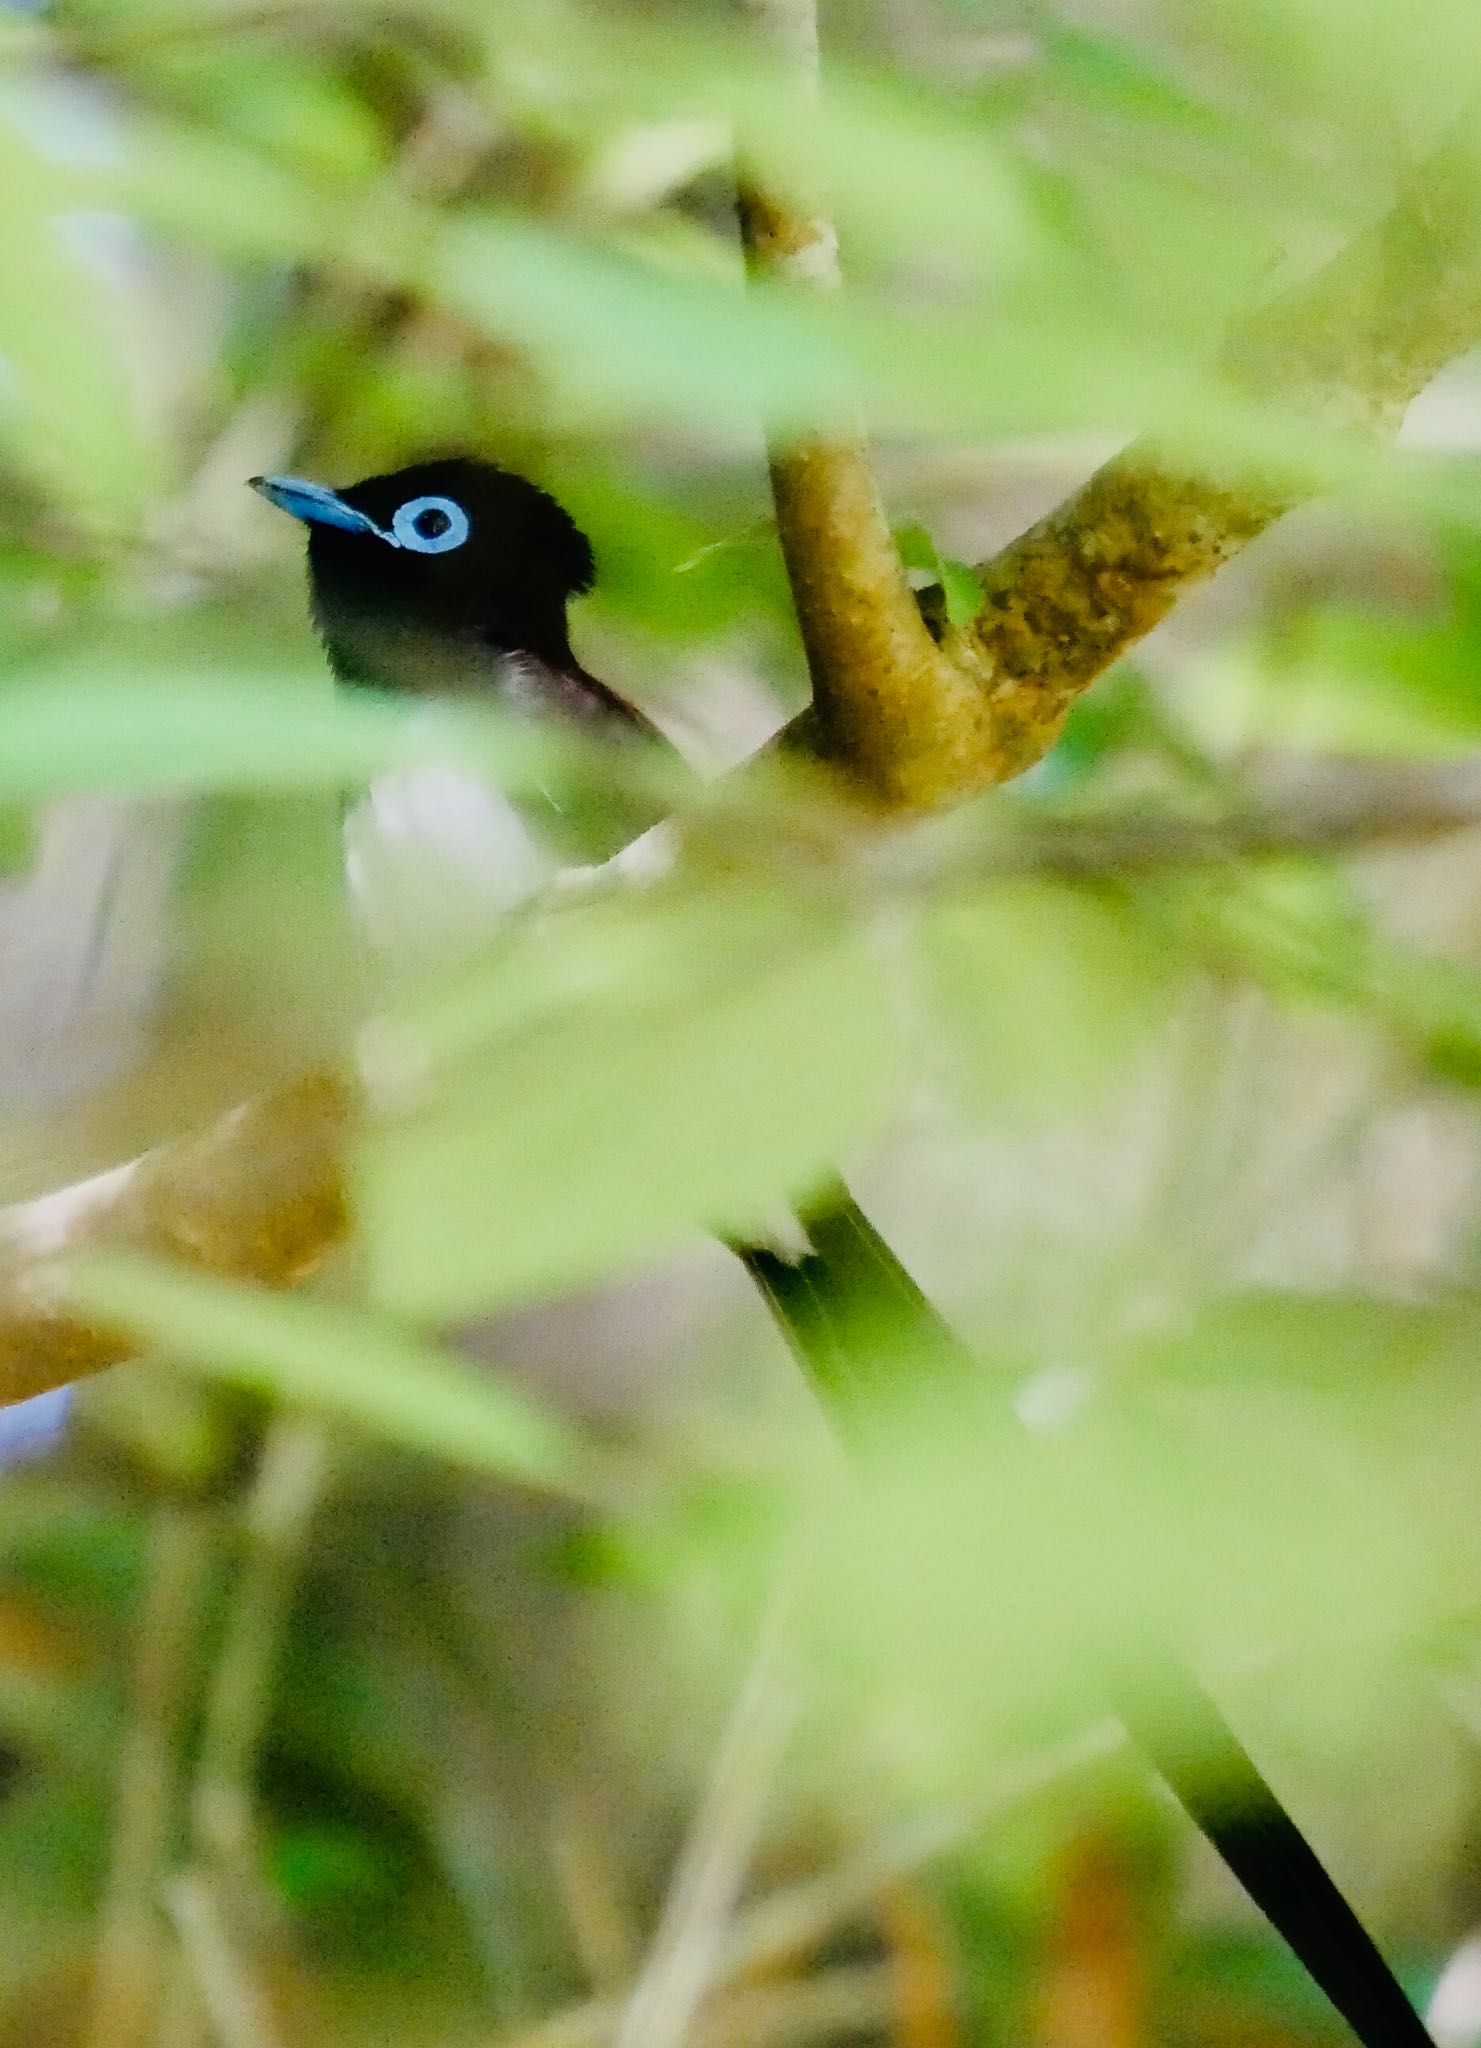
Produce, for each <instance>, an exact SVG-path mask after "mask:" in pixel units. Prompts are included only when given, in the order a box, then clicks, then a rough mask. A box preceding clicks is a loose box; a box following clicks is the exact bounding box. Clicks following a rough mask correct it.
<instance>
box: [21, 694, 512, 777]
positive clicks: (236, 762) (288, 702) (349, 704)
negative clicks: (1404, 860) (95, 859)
mask: <svg viewBox="0 0 1481 2048" xmlns="http://www.w3.org/2000/svg"><path fill="white" fill-rule="evenodd" d="M520 741H521V735H520V734H518V733H516V732H511V731H509V730H508V729H507V728H505V727H503V726H501V725H500V724H499V722H498V721H497V720H490V719H489V718H487V717H483V716H480V715H479V714H478V713H477V712H462V711H451V710H450V711H447V712H444V711H442V710H441V709H437V710H429V709H428V708H427V707H426V706H421V707H418V706H416V705H407V704H401V703H396V702H393V701H391V700H390V699H387V698H378V697H371V696H369V695H363V694H362V695H359V696H350V695H348V694H345V693H339V694H335V693H332V692H331V691H329V690H328V689H327V687H325V686H324V685H323V682H322V679H321V678H318V677H315V678H314V679H313V680H312V682H311V683H309V684H308V685H307V686H306V687H304V686H285V684H284V682H283V679H282V676H281V674H280V673H276V672H273V673H269V674H267V675H266V676H261V675H258V674H256V673H254V672H253V671H252V670H250V669H247V670H237V671H235V672H223V671H222V670H221V669H220V668H219V667H213V668H212V669H211V670H210V671H209V672H208V673H206V674H203V675H201V676H198V677H197V676H192V677H188V678H182V677H168V678H161V679H160V680H158V681H152V682H151V681H146V680H144V679H143V678H142V677H141V676H140V674H139V671H138V670H137V669H136V668H134V669H125V670H122V671H120V672H118V673H117V674H113V675H108V674H105V673H101V672H98V671H94V672H93V673H92V674H91V675H89V677H88V679H87V681H85V682H80V683H79V682H62V681H60V680H54V679H50V678H48V679H47V680H44V681H43V680H41V679H39V677H38V678H37V679H36V680H34V681H33V680H31V679H30V678H29V677H27V676H24V675H23V676H21V677H19V678H17V679H16V680H15V681H14V682H13V683H8V684H7V685H6V687H5V688H4V689H3V690H0V803H21V802H26V803H29V802H41V801H44V800H45V799H47V798H49V797H54V796H65V795H67V794H68V793H69V792H71V791H74V790H115V791H118V792H119V793H121V794H140V795H144V794H161V795H162V794H168V793H170V792H187V793H196V792H204V791H211V790H220V791H239V792H243V793H253V792H269V791H276V792H284V791H294V790H311V789H336V788H342V787H347V786H350V785H354V784H359V783H364V782H367V781H369V780H370V779H371V778H372V777H374V776H375V775H378V774H381V773H383V772H384V771H386V770H387V769H390V768H394V767H398V766H405V765H407V764H409V763H413V762H416V761H419V760H433V761H437V760H454V761H461V762H463V763H464V764H466V765H467V766H468V767H470V768H471V769H474V770H482V771H483V772H486V773H488V774H490V775H494V776H498V775H499V774H500V773H501V771H502V772H504V773H505V774H507V775H508V776H509V778H510V779H511V780H513V781H514V782H515V783H516V784H517V783H518V782H519V779H520V776H521V774H522V772H523V771H522V770H521V768H520V765H519V764H520V762H521V760H522V759H525V760H526V765H528V761H529V760H530V759H532V758H533V757H534V755H536V754H538V753H539V751H540V748H539V743H538V739H537V738H531V739H529V740H528V742H527V744H526V746H525V747H524V748H523V749H522V748H521V744H520ZM547 751H548V750H547Z"/></svg>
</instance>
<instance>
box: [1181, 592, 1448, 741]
mask: <svg viewBox="0 0 1481 2048" xmlns="http://www.w3.org/2000/svg"><path fill="white" fill-rule="evenodd" d="M1477 677H1478V665H1477V640H1476V635H1475V633H1474V631H1473V630H1471V629H1470V627H1469V625H1468V624H1467V623H1466V622H1464V621H1463V622H1462V623H1461V624H1460V625H1458V626H1436V625H1432V624H1430V623H1428V622H1426V623H1423V624H1416V623H1410V622H1409V621H1406V620H1402V619H1392V618H1386V617H1383V616H1381V615H1375V614H1373V613H1363V612H1360V611H1357V610H1339V609H1337V608H1335V607H1323V608H1322V609H1320V610H1318V611H1316V612H1313V613H1311V614H1308V615H1307V616H1306V617H1304V618H1301V619H1299V620H1297V621H1296V622H1294V623H1292V624H1288V625H1287V626H1285V627H1284V628H1283V629H1282V633H1281V638H1280V640H1279V641H1278V643H1276V644H1274V645H1272V644H1270V643H1269V642H1261V641H1250V640H1246V641H1232V642H1228V643H1226V644H1225V645H1223V646H1222V647H1219V648H1217V649H1215V650H1213V651H1211V652H1210V653H1208V654H1207V655H1205V656H1203V657H1201V658H1200V659H1199V660H1198V661H1197V663H1196V666H1195V671H1194V684H1195V687H1194V689H1193V690H1191V691H1190V692H1189V693H1188V699H1187V715H1188V718H1189V722H1190V723H1191V724H1195V725H1196V727H1197V729H1198V731H1199V732H1200V734H1201V735H1203V736H1204V737H1205V738H1206V739H1207V740H1209V741H1210V742H1212V743H1213V744H1215V745H1217V746H1218V747H1220V748H1221V749H1224V748H1234V747H1241V746H1249V745H1251V744H1265V745H1269V744H1274V745H1277V746H1283V747H1293V748H1302V749H1305V750H1307V751H1309V752H1313V753H1316V752H1322V753H1349V754H1378V755H1398V756H1418V757H1420V758H1427V757H1431V756H1435V755H1448V754H1455V753H1464V752H1470V751H1471V750H1472V749H1473V748H1474V747H1475V746H1476V744H1477V742H1478V739H1481V686H1478V680H1477Z"/></svg>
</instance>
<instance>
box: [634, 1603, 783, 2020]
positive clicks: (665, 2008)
mask: <svg viewBox="0 0 1481 2048" xmlns="http://www.w3.org/2000/svg"><path fill="white" fill-rule="evenodd" d="M779 1627H780V1623H779V1621H778V1619H777V1617H776V1616H775V1615H773V1616H772V1617H771V1618H770V1619H769V1620H768V1622H767V1624H766V1627H765V1634H764V1637H763V1640H762V1643H761V1645H760V1647H759V1649H758V1650H757V1653H756V1655H755V1657H754V1659H753V1660H752V1664H751V1668H750V1670H749V1672H748V1673H747V1675H746V1682H745V1684H744V1686H743V1687H742V1689H741V1694H740V1697H739V1699H738V1700H737V1701H736V1704H735V1709H734V1711H733V1713H732V1714H731V1717H730V1722H729V1725H728V1726H727V1728H726V1730H725V1735H724V1739H723V1741H722V1742H721V1745H720V1752H719V1755H718V1757H717V1758H716V1761H715V1768H714V1772H713V1774H712V1776H711V1779H710V1783H709V1785H708V1787H707V1789H706V1792H705V1796H704V1799H703V1800H702V1802H701V1804H700V1808H699V1812H698V1813H697V1815H696V1816H695V1821H694V1826H693V1829H692V1831H691V1833H690V1836H689V1839H688V1840H687V1841H686V1843H685V1844H684V1849H683V1853H682V1855H681V1856H680V1858H679V1863H678V1867H677V1869H676V1870H675V1872H674V1879H673V1884H672V1886H671V1888H670V1891H669V1895H668V1898H667V1899H666V1900H665V1902H664V1908H663V1912H662V1915H661V1916H660V1919H659V1923H658V1930H657V1932H656V1934H655V1935H654V1938H653V1946H652V1949H651V1951H650V1953H649V1956H648V1960H647V1961H646V1963H645V1964H644V1966H643V1968H642V1970H641V1971H640V1972H639V1975H638V1980H637V1982H636V1984H635V1985H634V1986H633V1989H632V1993H631V1996H630V1997H629V1998H628V2001H627V2006H626V2010H625V2011H624V2013H623V2016H622V2020H621V2022H620V2024H619V2026H618V2029H617V2034H616V2038H615V2042H614V2048H684V2042H685V2041H686V2040H687V2039H688V2038H689V2035H690V2029H691V2027H692V2024H693V2021H694V2018H695V2015H696V2014H697V2013H698V2011H699V2009H700V2007H701V2006H702V2005H703V2003H704V2001H705V1997H706V1995H707V1993H708V1992H709V1990H710V1987H711V1984H712V1981H713V1978H714V1974H715V1969H716V1965H717V1963H718V1961H719V1958H720V1955H721V1951H722V1947H723V1943H724V1937H725V1929H726V1926H727V1924H728V1923H729V1920H730V1916H731V1913H732V1911H733V1909H734V1906H735V1901H736V1898H737V1896H738V1894H739V1891H740V1887H741V1884H742V1881H743V1879H744V1877H745V1871H746V1866H747V1864H748V1862H749V1860H750V1856H751V1851H752V1849H753V1847H754V1845H755V1840H756V1835H757V1831H758V1829H759V1827H760V1824H761V1815H762V1811H763V1809H764V1806H765V1802H766V1798H767V1795H768V1793H769V1792H770V1790H771V1786H772V1781H773V1778H774V1776H775V1773H776V1767H777V1764H778V1762H779V1760H780V1757H781V1753H782V1749H783V1747H784V1745H785V1742H786V1737H787V1731H788V1729H789V1728H790V1726H791V1723H792V1718H793V1700H792V1693H791V1688H790V1686H789V1685H788V1684H787V1682H786V1678H785V1675H784V1673H783V1671H782V1669H781V1655H782V1652H781V1644H780V1640H779V1635H778V1630H779Z"/></svg>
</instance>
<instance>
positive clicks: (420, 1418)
mask: <svg viewBox="0 0 1481 2048" xmlns="http://www.w3.org/2000/svg"><path fill="white" fill-rule="evenodd" d="M59 1285H61V1286H63V1287H64V1288H65V1290H66V1293H67V1296H68V1298H69V1299H70V1300H72V1301H74V1302H75V1303H76V1304H77V1305H78V1307H79V1308H80V1309H82V1310H83V1311H85V1312H86V1313H88V1314H91V1315H95V1316H97V1317H99V1318H100V1319H102V1320H105V1321H107V1322H109V1323H112V1324H115V1325H118V1326H120V1327H122V1328H124V1329H127V1330H130V1331H132V1332H134V1333H135V1334H136V1335H138V1336H139V1337H141V1338H143V1339H145V1340H146V1341H148V1342H149V1343H150V1344H152V1345H154V1346H155V1347H156V1348H157V1349H159V1350H161V1351H164V1352H166V1353H168V1354H169V1355H170V1356H172V1357H174V1358H178V1359H179V1360H180V1361H181V1363H182V1364H186V1365H190V1366H193V1367H194V1368H196V1369H197V1370H198V1371H201V1372H204V1373H209V1374H211V1375H212V1376H213V1377H215V1378H218V1379H223V1380H227V1381H230V1382H231V1383H232V1384H233V1385H236V1386H242V1387H248V1388H251V1389H252V1390H253V1391H254V1392H258V1393H264V1394H272V1395H275V1396H276V1397H277V1398H278V1399H280V1400H285V1401H296V1402H300V1403H302V1404H303V1405H304V1406H305V1407H309V1408H313V1409H316V1410H317V1411H318V1412H319V1413H321V1414H323V1415H325V1416H330V1417H334V1418H336V1419H338V1420H340V1421H343V1422H348V1423H351V1424H353V1425H354V1426H355V1427H356V1428H358V1429H362V1430H364V1431H365V1432H366V1433H367V1434H369V1435H372V1436H375V1437H379V1438H381V1439H382V1440H384V1441H386V1442H389V1443H392V1444H396V1445H399V1446H400V1447H401V1448H402V1449H405V1450H409V1451H420V1452H422V1453H424V1454H426V1455H428V1456H431V1457H436V1458H445V1459H447V1460H448V1461H450V1462H451V1463H453V1464H456V1465H462V1466H464V1467H467V1468H469V1469H471V1470H474V1471H480V1472H490V1473H494V1474H497V1475H498V1476H500V1477H503V1478H508V1479H515V1480H519V1481H521V1482H524V1483H527V1484H533V1485H537V1486H544V1487H552V1488H555V1489H556V1490H558V1491H565V1490H570V1489H575V1490H577V1491H582V1490H584V1489H585V1487H586V1486H587V1485H588V1484H589V1483H590V1481H591V1478H592V1468H591V1460H590V1458H589V1457H588V1455H587V1453H586V1451H585V1450H584V1448H583V1446H582V1445H581V1443H580V1441H579V1439H578V1438H577V1437H576V1435H575V1434H574V1432H573V1431H571V1430H570V1429H568V1428H567V1427H566V1425H565V1424H564V1423H562V1422H561V1421H560V1420H559V1419H558V1418H557V1417H555V1416H554V1415H551V1414H549V1413H548V1412H547V1411H546V1410H544V1409H543V1408H541V1407H540V1406H539V1405H538V1404H537V1402H536V1401H535V1400H534V1399H533V1398H532V1397H531V1396H529V1395H526V1394H524V1393H521V1392H520V1391H519V1390H518V1389H517V1388H515V1387H513V1386H512V1385H510V1384H509V1383H508V1382H506V1381H502V1380H499V1379H496V1378H495V1377H494V1376H493V1375H492V1374H491V1373H486V1372H482V1371H474V1370H473V1369H472V1368H471V1367H469V1366H467V1365H465V1364H463V1363H462V1362H461V1361H460V1360H458V1359H456V1358H454V1357H453V1356H452V1355H451V1354H449V1353H447V1352H444V1351H442V1350H440V1349H439V1348H438V1347H437V1346H436V1345H435V1344H432V1343H429V1342H427V1341H425V1340H424V1339H422V1338H420V1337H418V1336H416V1335H415V1334H414V1333H412V1332H411V1331H408V1330H401V1329H398V1328H397V1327H396V1325H395V1324H394V1323H392V1322H390V1321H389V1320H387V1319H386V1318H384V1317H372V1316H367V1315H363V1314H360V1313H358V1312H357V1311H355V1310H353V1309H349V1308H344V1307H341V1306H339V1305H338V1304H336V1303H332V1302H328V1301H322V1300H314V1301H309V1300H304V1299H302V1298H297V1299H295V1298H292V1297H289V1296H286V1295H282V1294H270V1293H267V1292H266V1291H265V1290H263V1289H260V1288H254V1287H248V1286H244V1285H242V1284H240V1283H237V1282H233V1281H227V1280H222V1279H218V1278H215V1277H207V1276H205V1275H202V1274H199V1273H191V1272H186V1271H185V1270H183V1269H181V1268H177V1267H173V1266H167V1265H164V1264H162V1263H160V1262H158V1261H154V1260H148V1259H144V1258H139V1257H125V1256H122V1255H115V1254H107V1255H104V1254H102V1253H98V1254H89V1255H87V1256H85V1257H79V1258H76V1259H69V1260H68V1261H67V1264H66V1268H65V1271H64V1272H63V1273H62V1274H61V1275H60V1276H59Z"/></svg>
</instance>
